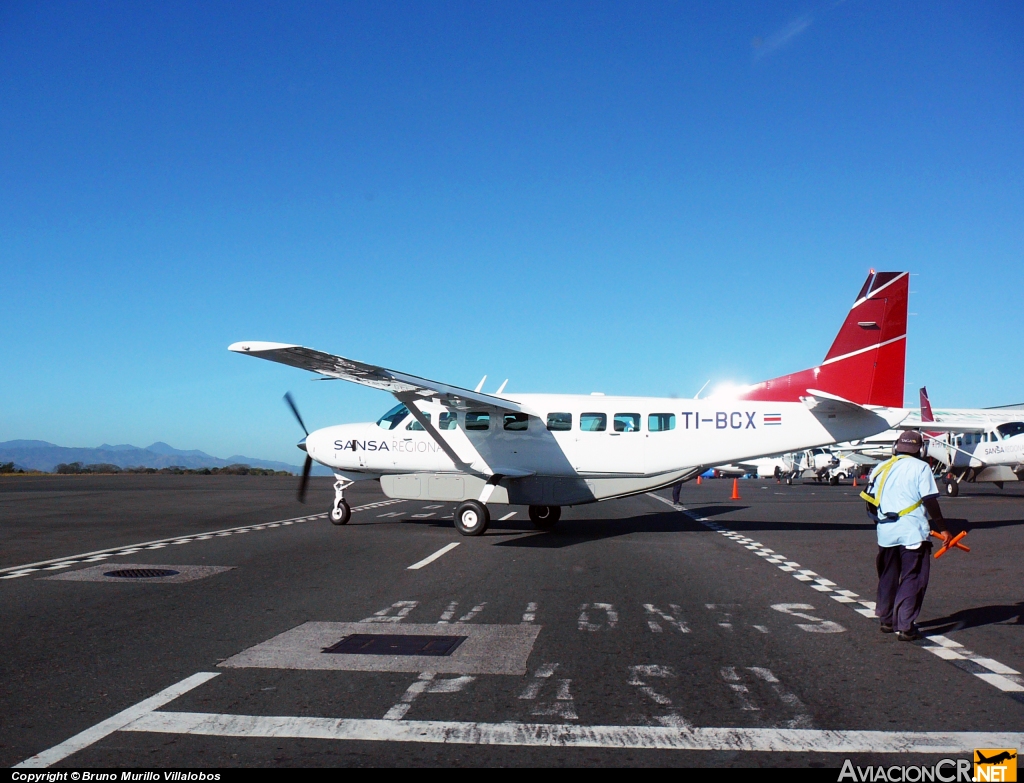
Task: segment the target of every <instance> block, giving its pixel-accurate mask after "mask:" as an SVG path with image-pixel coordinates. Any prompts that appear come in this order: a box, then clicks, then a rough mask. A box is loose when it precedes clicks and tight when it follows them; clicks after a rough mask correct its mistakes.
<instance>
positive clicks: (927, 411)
mask: <svg viewBox="0 0 1024 783" xmlns="http://www.w3.org/2000/svg"><path fill="white" fill-rule="evenodd" d="M921 421H922V422H925V421H935V416H933V415H932V404H931V402H929V400H928V389H927V388H926V387H924V386H922V387H921Z"/></svg>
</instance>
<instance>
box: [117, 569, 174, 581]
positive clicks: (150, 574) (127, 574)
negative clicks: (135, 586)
mask: <svg viewBox="0 0 1024 783" xmlns="http://www.w3.org/2000/svg"><path fill="white" fill-rule="evenodd" d="M179 573H181V572H180V571H172V570H171V569H170V568H122V569H120V570H118V571H107V572H105V573H104V574H103V576H113V577H115V578H117V579H156V578H157V577H160V576H177V575H178V574H179Z"/></svg>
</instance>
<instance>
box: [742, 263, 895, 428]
mask: <svg viewBox="0 0 1024 783" xmlns="http://www.w3.org/2000/svg"><path fill="white" fill-rule="evenodd" d="M909 296H910V273H909V272H875V271H874V270H873V269H872V270H871V272H870V273H869V274H868V278H867V280H865V281H864V285H863V286H862V287H861V289H860V293H859V294H858V295H857V299H856V301H855V302H854V303H853V307H851V308H850V312H849V313H848V314H847V316H846V320H845V321H844V322H843V325H842V327H841V328H840V329H839V334H837V335H836V338H835V340H834V341H833V342H832V347H831V348H829V351H828V353H827V354H826V355H825V359H824V361H822V363H821V364H820V365H818V366H817V367H813V368H811V369H808V370H802V371H801V372H798V373H793V374H792V375H783V376H780V377H778V378H773V379H771V380H770V381H763V382H761V383H759V384H757V385H756V386H754V387H753V388H752V389H750V390H749V391H747V392H746V393H744V394H742V395H741V399H746V400H765V401H774V402H798V401H799V400H800V398H801V397H806V396H808V394H809V393H808V389H818V390H820V391H824V392H828V393H829V394H834V395H836V396H838V397H842V398H843V399H846V400H850V401H851V402H855V403H857V404H858V405H880V406H884V407H889V408H902V407H903V379H904V374H905V370H906V353H907V301H908V299H909Z"/></svg>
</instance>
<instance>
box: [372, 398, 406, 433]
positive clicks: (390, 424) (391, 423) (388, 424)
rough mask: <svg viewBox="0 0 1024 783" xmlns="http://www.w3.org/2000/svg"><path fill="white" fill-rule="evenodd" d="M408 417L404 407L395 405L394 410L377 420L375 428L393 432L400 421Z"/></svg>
mask: <svg viewBox="0 0 1024 783" xmlns="http://www.w3.org/2000/svg"><path fill="white" fill-rule="evenodd" d="M408 415H409V409H408V408H406V407H405V405H402V404H399V405H396V406H395V407H394V408H392V409H391V410H389V411H388V412H387V413H385V414H384V415H383V416H381V417H380V418H379V419H377V426H378V427H380V428H381V429H382V430H393V429H395V427H397V426H398V425H399V424H401V423H402V421H404V420H405V417H406V416H408Z"/></svg>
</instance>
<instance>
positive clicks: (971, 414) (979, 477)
mask: <svg viewBox="0 0 1024 783" xmlns="http://www.w3.org/2000/svg"><path fill="white" fill-rule="evenodd" d="M1022 413H1024V411H1022V410H1021V406H1019V405H1007V406H1004V407H1001V408H959V409H947V410H943V411H941V413H940V415H938V416H937V415H936V414H935V413H933V412H932V406H931V403H930V402H929V400H928V391H927V390H926V389H924V388H922V389H921V429H923V430H925V432H924V434H925V436H926V438H927V439H928V450H927V455H928V456H929V457H931V458H932V459H933V460H935V461H936V463H937V465H938V468H941V472H942V473H943V474H944V477H945V480H946V494H947V495H949V496H950V497H956V496H957V495H959V494H960V484H961V483H962V482H964V481H966V482H968V483H974V482H977V481H990V482H992V483H993V484H995V485H996V486H997V487H999V488H1000V489H1002V488H1003V483H1004V482H1006V481H1022V480H1024V421H1021V420H1020V418H1021V414H1022ZM1014 419H1016V420H1014ZM904 424H905V423H904ZM901 426H903V425H901ZM938 468H936V470H937V471H938Z"/></svg>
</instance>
